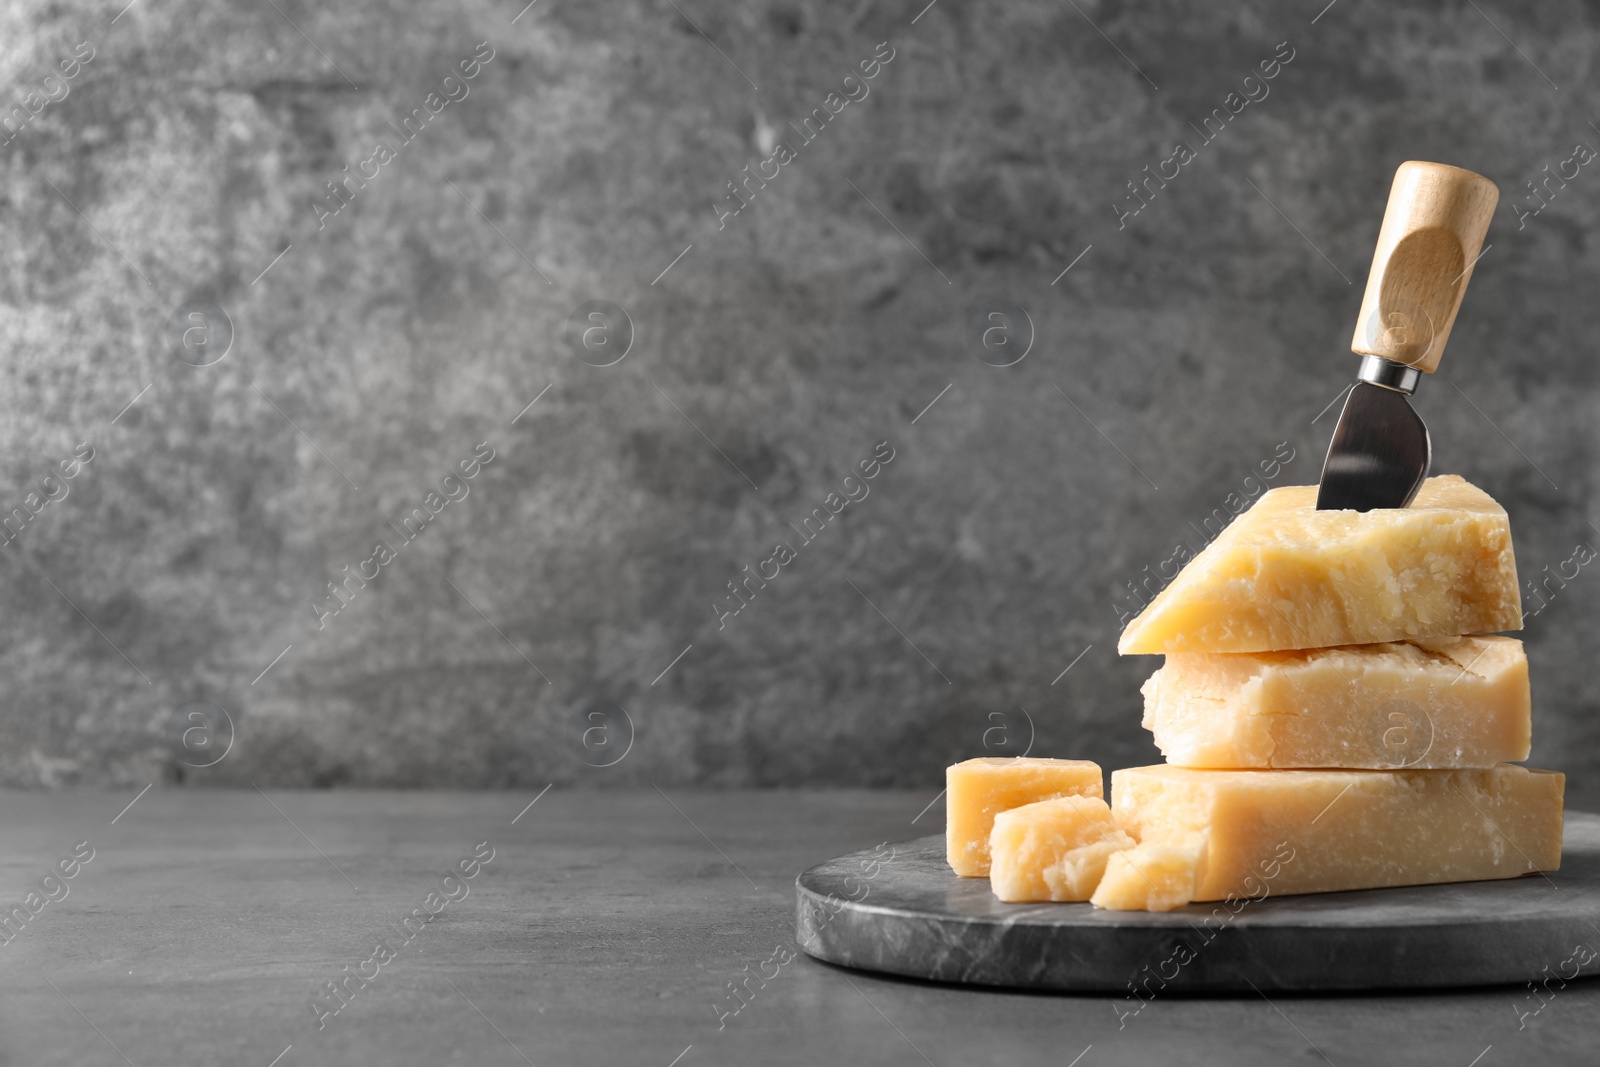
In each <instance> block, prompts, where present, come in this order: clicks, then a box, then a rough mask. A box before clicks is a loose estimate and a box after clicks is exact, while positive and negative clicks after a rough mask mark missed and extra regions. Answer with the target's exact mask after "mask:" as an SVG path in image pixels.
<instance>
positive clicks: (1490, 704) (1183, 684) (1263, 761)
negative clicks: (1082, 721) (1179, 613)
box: [1143, 637, 1533, 769]
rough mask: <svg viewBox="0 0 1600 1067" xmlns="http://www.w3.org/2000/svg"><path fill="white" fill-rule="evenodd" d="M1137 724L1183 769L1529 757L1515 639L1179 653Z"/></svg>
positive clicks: (1155, 679)
mask: <svg viewBox="0 0 1600 1067" xmlns="http://www.w3.org/2000/svg"><path fill="white" fill-rule="evenodd" d="M1143 693H1144V727H1145V729H1147V730H1149V731H1150V732H1151V733H1152V734H1154V735H1155V740H1156V746H1157V747H1158V748H1160V749H1161V751H1162V753H1163V754H1164V755H1165V756H1166V758H1167V762H1168V763H1172V764H1176V765H1177V766H1180V767H1207V768H1218V767H1239V768H1246V767H1260V768H1273V767H1353V768H1367V767H1370V768H1378V769H1383V768H1387V769H1396V768H1400V767H1415V768H1418V769H1423V768H1434V767H1493V766H1495V765H1496V764H1500V763H1508V762H1515V761H1517V760H1525V759H1527V758H1528V750H1529V745H1530V743H1531V741H1532V736H1533V707H1532V703H1531V701H1530V699H1529V691H1528V657H1527V654H1526V653H1525V652H1524V651H1523V648H1522V642H1521V641H1518V640H1516V639H1515V638H1512V637H1447V638H1442V639H1440V640H1437V641H1418V642H1415V643H1410V644H1408V643H1397V644H1377V645H1357V646H1354V647H1350V648H1328V649H1309V650H1302V651H1295V652H1252V653H1233V654H1223V653H1206V652H1177V653H1173V654H1171V655H1169V656H1168V657H1167V661H1166V665H1165V666H1163V667H1162V668H1161V669H1160V670H1158V671H1156V673H1155V674H1153V675H1151V676H1150V680H1149V681H1147V682H1145V684H1144V689H1143Z"/></svg>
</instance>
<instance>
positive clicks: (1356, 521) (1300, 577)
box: [1117, 474, 1522, 655]
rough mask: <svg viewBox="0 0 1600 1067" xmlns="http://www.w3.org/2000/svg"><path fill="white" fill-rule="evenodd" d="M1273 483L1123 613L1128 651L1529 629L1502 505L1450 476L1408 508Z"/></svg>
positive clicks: (1123, 645) (1240, 648)
mask: <svg viewBox="0 0 1600 1067" xmlns="http://www.w3.org/2000/svg"><path fill="white" fill-rule="evenodd" d="M1316 503H1317V487H1316V486H1314V485H1289V486H1282V487H1280V488H1277V489H1272V490H1269V491H1268V492H1266V493H1265V494H1263V495H1262V497H1261V499H1260V500H1258V501H1256V503H1255V506H1253V507H1252V508H1250V509H1249V510H1248V511H1246V512H1244V513H1243V514H1241V515H1240V516H1239V517H1238V518H1237V519H1235V520H1234V521H1233V523H1232V524H1230V525H1229V526H1228V527H1227V528H1226V529H1225V530H1223V531H1222V533H1221V534H1220V535H1219V536H1218V537H1217V539H1216V540H1215V541H1213V542H1211V544H1209V545H1207V546H1206V547H1205V548H1204V549H1202V550H1201V551H1200V553H1199V554H1198V555H1196V556H1195V557H1194V558H1193V559H1191V560H1190V561H1189V562H1188V564H1187V565H1185V566H1184V568H1183V569H1182V570H1181V571H1180V572H1179V573H1178V575H1177V577H1176V578H1174V579H1173V580H1172V582H1171V584H1170V585H1168V586H1167V587H1166V588H1165V589H1163V590H1161V592H1160V593H1158V594H1157V595H1156V597H1155V599H1153V600H1152V601H1151V602H1150V603H1149V605H1148V606H1146V607H1145V609H1144V610H1143V611H1142V612H1140V613H1139V615H1138V616H1137V617H1135V618H1134V619H1133V621H1131V622H1130V623H1128V625H1127V627H1126V629H1124V630H1123V632H1122V637H1121V638H1120V640H1119V641H1118V642H1117V651H1118V652H1120V653H1121V654H1123V655H1133V654H1138V653H1156V652H1165V653H1172V652H1268V651H1275V650H1281V649H1294V648H1327V647H1330V646H1333V645H1363V644H1371V643H1374V642H1378V641H1404V640H1416V639H1429V638H1439V637H1454V636H1457V635H1459V634H1471V633H1492V632H1494V631H1497V630H1517V629H1520V628H1521V627H1522V600H1521V596H1520V594H1519V592H1518V589H1517V565H1516V560H1515V559H1514V558H1513V557H1512V554H1511V527H1510V523H1509V521H1508V520H1507V518H1506V513H1505V509H1503V508H1502V507H1500V505H1499V504H1497V503H1495V502H1494V500H1493V499H1492V498H1491V497H1490V496H1489V494H1487V493H1485V492H1484V491H1483V490H1481V489H1479V488H1477V487H1476V486H1474V485H1472V484H1471V483H1469V482H1467V481H1466V480H1465V479H1463V478H1460V477H1458V476H1456V475H1453V474H1452V475H1444V476H1441V477H1437V478H1429V479H1428V480H1427V481H1425V482H1423V484H1422V488H1421V490H1420V491H1419V492H1418V493H1417V497H1416V499H1415V500H1414V501H1413V502H1412V504H1411V506H1409V507H1405V508H1388V509H1380V510H1375V511H1368V512H1357V511H1318V510H1316Z"/></svg>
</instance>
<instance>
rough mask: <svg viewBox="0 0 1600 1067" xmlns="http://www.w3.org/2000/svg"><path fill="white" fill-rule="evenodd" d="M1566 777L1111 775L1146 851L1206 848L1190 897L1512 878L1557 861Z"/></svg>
mask: <svg viewBox="0 0 1600 1067" xmlns="http://www.w3.org/2000/svg"><path fill="white" fill-rule="evenodd" d="M1564 785H1565V778H1564V776H1563V775H1561V774H1558V773H1555V772H1553V771H1538V770H1531V769H1529V768H1526V767H1514V766H1511V765H1509V764H1501V765H1500V766H1498V767H1493V768H1489V769H1466V770H1431V771H1428V770H1424V771H1414V770H1402V771H1344V770H1334V771H1329V770H1322V771H1306V770H1301V771H1255V770H1242V771H1208V770H1193V769H1191V768H1187V767H1172V766H1168V765H1166V764H1158V765H1156V766H1153V767H1131V768H1128V769H1126V770H1120V771H1115V772H1113V773H1112V775H1111V796H1112V801H1113V805H1114V807H1113V811H1114V813H1115V815H1116V818H1117V822H1118V824H1119V825H1120V826H1121V827H1122V829H1123V830H1124V831H1126V832H1127V833H1128V834H1129V835H1130V836H1132V837H1134V838H1136V839H1137V840H1138V841H1139V842H1140V843H1141V844H1149V843H1152V842H1165V843H1173V842H1189V841H1192V840H1193V835H1199V836H1200V837H1201V838H1203V839H1204V850H1203V854H1202V856H1201V857H1200V860H1199V864H1198V869H1197V872H1196V876H1195V892H1194V899H1195V900H1223V899H1228V898H1239V897H1246V896H1248V897H1251V898H1253V899H1261V897H1263V896H1283V895H1285V894H1293V893H1329V892H1338V891H1341V890H1346V889H1374V888H1379V887H1382V886H1398V885H1428V884H1432V883H1435V882H1470V881H1482V880H1486V879H1493V878H1514V877H1516V876H1517V875H1521V874H1527V873H1529V872H1532V871H1553V870H1556V869H1558V868H1559V867H1560V866H1561V798H1562V791H1563V787H1564Z"/></svg>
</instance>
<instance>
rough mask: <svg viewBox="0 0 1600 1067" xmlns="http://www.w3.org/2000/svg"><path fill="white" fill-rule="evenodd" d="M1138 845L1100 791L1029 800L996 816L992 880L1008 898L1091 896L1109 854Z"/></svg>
mask: <svg viewBox="0 0 1600 1067" xmlns="http://www.w3.org/2000/svg"><path fill="white" fill-rule="evenodd" d="M1133 845H1134V841H1133V838H1131V837H1129V836H1128V835H1127V834H1125V833H1123V832H1122V831H1121V830H1119V829H1117V823H1116V820H1115V819H1113V818H1112V816H1111V809H1110V808H1109V807H1107V806H1106V802H1105V801H1104V800H1101V799H1100V798H1099V797H1081V796H1067V797H1060V798H1058V799H1056V800H1041V801H1038V802H1037V803H1033V804H1024V805H1023V806H1022V807H1020V808H1012V809H1011V810H1010V811H1002V812H1000V813H999V814H997V815H996V816H995V817H994V830H993V831H991V833H990V835H989V886H990V888H991V889H993V890H994V895H995V896H997V897H999V898H1000V899H1001V900H1004V901H1007V902H1009V903H1024V902H1028V901H1042V900H1088V899H1089V894H1091V893H1093V892H1094V889H1095V886H1096V885H1098V884H1099V882H1100V876H1101V874H1102V873H1103V872H1104V871H1105V869H1106V860H1107V859H1108V858H1109V857H1110V856H1111V855H1112V853H1114V852H1116V851H1117V850H1119V849H1128V848H1132V847H1133Z"/></svg>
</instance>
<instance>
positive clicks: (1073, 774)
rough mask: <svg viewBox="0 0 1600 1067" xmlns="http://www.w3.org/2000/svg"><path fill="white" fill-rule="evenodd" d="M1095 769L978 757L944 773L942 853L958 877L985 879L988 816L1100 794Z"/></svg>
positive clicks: (1084, 764) (1076, 763) (1079, 763)
mask: <svg viewBox="0 0 1600 1067" xmlns="http://www.w3.org/2000/svg"><path fill="white" fill-rule="evenodd" d="M1103 783H1104V776H1103V775H1102V774H1101V771H1100V766H1099V764H1096V763H1091V762H1090V761H1089V760H1076V759H1041V758H1039V757H1037V756H980V757H979V758H977V759H969V760H967V761H965V762H963V763H956V764H953V765H951V766H949V767H947V768H945V774H944V784H945V798H944V804H945V853H946V855H947V857H948V858H949V860H950V869H951V870H953V871H955V872H956V873H957V874H959V875H961V876H962V877H963V878H984V877H987V876H988V874H989V832H990V831H991V830H992V829H994V817H995V815H997V814H998V813H1000V812H1002V811H1007V810H1009V809H1011V808H1020V807H1021V806H1022V805H1024V804H1032V803H1033V802H1034V801H1036V800H1053V799H1055V798H1056V797H1065V796H1082V797H1102V796H1104V795H1105V786H1104V784H1103Z"/></svg>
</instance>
